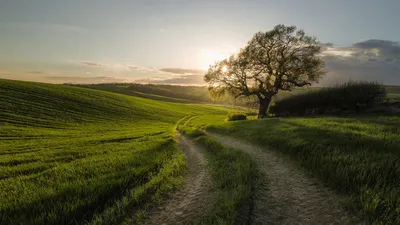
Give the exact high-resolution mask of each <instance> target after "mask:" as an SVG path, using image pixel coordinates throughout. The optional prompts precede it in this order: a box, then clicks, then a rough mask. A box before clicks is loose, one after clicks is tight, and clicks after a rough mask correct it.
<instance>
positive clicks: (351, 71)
mask: <svg viewBox="0 0 400 225" xmlns="http://www.w3.org/2000/svg"><path fill="white" fill-rule="evenodd" d="M321 57H322V58H323V59H324V60H325V61H326V68H327V70H328V74H327V75H326V77H325V78H324V79H323V80H322V81H321V84H322V85H330V84H333V83H341V82H343V81H347V80H349V79H352V80H368V81H378V82H381V83H383V84H388V85H400V46H399V44H398V43H397V42H393V41H387V40H377V39H372V40H367V41H363V42H358V43H355V44H354V45H352V46H350V47H340V46H335V45H333V44H328V45H327V44H325V45H324V47H323V52H322V54H321Z"/></svg>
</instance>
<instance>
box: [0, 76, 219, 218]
mask: <svg viewBox="0 0 400 225" xmlns="http://www.w3.org/2000/svg"><path fill="white" fill-rule="evenodd" d="M0 107H1V108H0V224H71V223H74V224H75V223H77V224H81V223H86V222H84V221H87V222H88V223H90V224H116V223H120V222H121V221H128V222H131V223H132V222H133V223H134V222H138V221H141V219H142V217H143V215H144V212H146V210H147V208H148V207H149V205H151V204H152V203H153V202H157V201H160V199H162V198H163V197H164V196H165V195H166V194H168V193H170V192H171V191H172V190H173V189H175V188H176V187H178V186H179V185H180V183H181V181H182V174H183V173H184V171H185V163H186V161H185V159H184V155H183V153H182V152H181V151H180V150H178V149H177V147H176V143H175V140H174V138H173V128H174V126H175V124H176V123H177V121H178V120H180V119H181V118H182V117H184V116H186V115H190V114H193V115H194V114H199V115H207V114H213V115H223V114H226V110H225V109H224V108H221V107H216V106H206V105H200V104H197V105H191V104H185V107H182V105H181V104H177V103H170V102H160V101H153V100H149V99H145V98H138V97H132V96H126V95H120V94H115V93H110V92H104V91H99V90H92V89H84V88H79V87H70V86H65V85H51V84H41V83H31V82H21V81H10V80H0Z"/></svg>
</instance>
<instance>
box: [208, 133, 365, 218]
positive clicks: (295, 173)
mask: <svg viewBox="0 0 400 225" xmlns="http://www.w3.org/2000/svg"><path fill="white" fill-rule="evenodd" d="M208 135H209V136H210V137H212V138H215V139H216V140H218V141H219V142H220V143H222V144H224V145H226V146H229V147H233V148H236V149H240V150H242V151H244V152H246V153H248V154H250V156H251V157H252V159H253V160H254V162H255V163H256V164H257V166H258V168H259V170H261V171H260V172H261V173H262V174H263V178H264V179H265V181H266V182H265V183H266V185H265V186H264V185H261V186H258V187H256V189H255V199H254V207H253V211H252V212H251V215H250V216H251V219H250V221H251V224H290V225H293V224H360V223H359V222H357V221H358V220H357V219H355V218H354V217H353V216H351V215H350V214H349V213H348V212H347V211H346V210H344V209H343V207H342V202H341V200H340V199H341V198H340V197H339V196H337V195H335V194H334V193H333V192H332V191H330V190H329V189H327V188H326V187H324V186H323V185H322V184H321V183H320V182H318V181H317V180H316V179H315V178H312V177H311V176H310V175H309V174H307V173H306V172H305V171H304V170H303V169H302V168H300V167H299V166H298V165H296V164H295V163H294V162H292V161H291V160H289V159H288V158H286V157H282V156H279V155H277V154H276V153H275V152H273V151H267V150H265V149H261V148H259V147H257V146H254V145H251V144H248V143H245V142H242V141H240V140H237V139H234V138H231V137H227V136H221V135H217V134H212V133H209V134H208Z"/></svg>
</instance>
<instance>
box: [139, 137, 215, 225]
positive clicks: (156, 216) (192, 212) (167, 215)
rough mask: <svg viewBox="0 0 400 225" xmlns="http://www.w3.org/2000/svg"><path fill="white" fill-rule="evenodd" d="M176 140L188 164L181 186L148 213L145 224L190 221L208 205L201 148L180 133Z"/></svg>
mask: <svg viewBox="0 0 400 225" xmlns="http://www.w3.org/2000/svg"><path fill="white" fill-rule="evenodd" d="M177 139H178V147H179V148H180V149H182V150H183V151H184V152H185V154H186V158H187V160H188V167H189V168H188V173H187V174H186V176H185V178H184V182H183V187H182V189H181V190H179V191H178V192H177V193H175V194H174V195H173V196H172V197H171V198H170V199H169V200H168V201H167V202H166V203H165V204H164V205H163V206H161V207H159V208H158V209H156V210H154V211H153V212H151V213H150V219H149V221H148V222H147V223H146V224H153V225H156V224H157V225H160V224H190V223H193V222H194V221H196V219H198V218H200V217H201V216H202V215H203V214H204V212H205V211H206V209H207V208H209V207H210V205H211V200H212V190H211V185H210V177H209V173H208V171H207V168H206V166H205V163H206V161H205V158H204V155H203V153H202V151H201V149H199V148H198V147H197V146H196V145H194V144H193V142H192V141H191V140H189V139H188V138H186V137H184V136H182V135H178V136H177Z"/></svg>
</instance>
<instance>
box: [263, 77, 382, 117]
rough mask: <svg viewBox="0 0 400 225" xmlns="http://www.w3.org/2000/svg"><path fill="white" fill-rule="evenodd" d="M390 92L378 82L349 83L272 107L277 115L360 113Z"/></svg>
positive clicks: (286, 99)
mask: <svg viewBox="0 0 400 225" xmlns="http://www.w3.org/2000/svg"><path fill="white" fill-rule="evenodd" d="M386 95H387V93H386V89H385V87H384V86H383V85H380V84H378V83H376V82H365V81H360V82H354V81H349V82H347V83H344V84H342V85H338V86H335V87H328V88H322V89H319V90H316V91H310V92H306V93H303V94H299V95H293V96H290V97H288V98H285V99H282V100H279V101H277V102H275V104H273V105H271V106H270V108H269V113H270V114H273V115H276V116H291V115H295V116H307V115H316V114H335V113H343V112H344V113H358V112H362V111H364V110H366V109H368V108H371V107H372V106H373V105H374V104H376V103H379V102H381V101H383V100H384V99H385V98H386Z"/></svg>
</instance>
